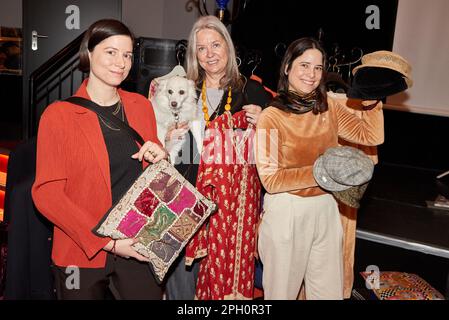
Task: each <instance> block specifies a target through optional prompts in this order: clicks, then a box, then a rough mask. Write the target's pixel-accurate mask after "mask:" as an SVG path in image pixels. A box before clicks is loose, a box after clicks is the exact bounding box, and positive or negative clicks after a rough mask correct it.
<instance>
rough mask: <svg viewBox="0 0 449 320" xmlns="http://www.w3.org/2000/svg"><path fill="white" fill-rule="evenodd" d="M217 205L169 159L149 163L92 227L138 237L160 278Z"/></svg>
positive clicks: (138, 247)
mask: <svg viewBox="0 0 449 320" xmlns="http://www.w3.org/2000/svg"><path fill="white" fill-rule="evenodd" d="M215 209H216V206H215V204H214V203H213V202H212V201H210V200H208V199H207V198H206V197H204V196H203V195H202V194H201V193H200V192H199V191H198V190H196V189H195V187H194V186H193V185H191V184H190V183H189V182H188V181H187V180H186V179H184V177H183V176H182V175H181V174H180V173H179V172H178V171H177V170H176V169H175V168H174V167H173V166H172V165H171V164H170V163H168V162H167V161H165V160H162V161H160V162H158V163H156V164H153V165H150V166H148V167H147V168H146V169H145V171H144V172H143V173H142V174H141V175H140V176H139V178H138V179H137V180H136V181H135V182H134V184H133V185H132V186H131V188H130V189H129V190H128V191H127V192H126V194H125V195H124V196H123V197H122V198H121V199H120V201H119V202H118V203H117V204H116V205H115V206H113V208H112V209H111V210H109V212H108V213H107V214H106V215H105V216H104V218H103V219H102V221H101V222H100V223H99V224H98V226H97V227H96V228H95V229H94V232H95V233H96V234H97V235H100V236H108V237H111V238H112V239H125V238H137V239H138V240H139V242H137V243H135V244H134V248H135V249H136V251H138V252H139V253H140V254H142V255H143V256H145V257H148V258H149V259H150V266H151V268H152V270H153V273H154V274H155V275H156V277H157V278H158V280H159V281H162V280H163V278H164V276H165V274H166V273H167V271H168V269H169V267H170V265H171V264H172V263H173V261H174V260H175V259H176V258H177V257H178V255H179V253H180V251H181V250H182V249H183V248H184V247H185V245H186V244H187V242H188V241H189V240H190V238H191V237H192V236H193V235H194V234H195V232H196V231H197V230H198V229H199V228H200V226H201V225H202V224H203V223H204V221H205V220H206V218H207V217H208V216H209V215H210V214H211V213H212V212H214V211H215Z"/></svg>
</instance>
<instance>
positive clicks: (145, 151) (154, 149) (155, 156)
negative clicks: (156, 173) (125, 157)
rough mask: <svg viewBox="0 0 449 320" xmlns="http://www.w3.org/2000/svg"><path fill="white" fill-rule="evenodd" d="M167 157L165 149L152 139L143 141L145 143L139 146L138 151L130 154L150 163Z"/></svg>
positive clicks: (134, 157)
mask: <svg viewBox="0 0 449 320" xmlns="http://www.w3.org/2000/svg"><path fill="white" fill-rule="evenodd" d="M167 157H168V153H167V151H166V150H165V149H164V148H162V147H161V146H160V145H158V144H157V143H154V142H152V141H147V142H145V144H144V145H143V146H142V147H141V148H140V150H139V152H137V153H135V154H133V155H132V156H131V158H133V159H139V161H142V160H143V159H145V160H146V161H147V162H151V163H156V162H158V161H161V160H162V159H165V158H167Z"/></svg>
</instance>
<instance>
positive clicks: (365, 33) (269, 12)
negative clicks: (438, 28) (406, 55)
mask: <svg viewBox="0 0 449 320" xmlns="http://www.w3.org/2000/svg"><path fill="white" fill-rule="evenodd" d="M241 2H242V1H241ZM246 3H247V6H246V8H245V10H243V11H242V10H241V13H240V15H239V18H238V20H237V21H236V22H234V23H233V25H232V37H233V39H234V41H235V43H236V44H237V45H238V46H243V47H246V48H251V49H257V50H260V51H261V52H262V53H263V57H262V63H261V64H260V65H259V67H258V68H257V71H256V72H255V73H257V74H258V75H259V76H261V77H262V78H263V80H264V82H265V83H267V84H269V86H270V87H272V88H275V87H276V82H277V74H278V69H279V65H280V58H279V57H277V56H276V54H275V52H274V48H275V46H276V44H278V43H280V42H283V43H285V44H287V45H288V44H289V43H290V42H292V41H293V40H295V39H297V38H300V37H304V36H313V37H317V33H318V30H319V29H320V28H322V30H323V41H324V44H325V47H326V50H327V52H328V53H329V52H332V48H333V47H334V45H335V44H337V43H338V45H339V46H340V47H342V48H347V49H349V50H350V49H351V48H353V47H360V48H361V49H363V51H364V52H365V53H368V52H372V51H376V50H381V49H383V50H391V49H392V46H393V38H394V28H395V22H396V12H397V4H398V1H397V0H388V1H385V0H384V1H381V0H352V1H324V0H318V1H285V0H284V1H283V0H251V1H246ZM369 5H376V6H378V7H379V13H380V29H378V30H376V29H373V30H368V29H367V28H366V25H365V21H366V19H367V17H368V16H369V14H367V13H365V11H366V8H367V6H369Z"/></svg>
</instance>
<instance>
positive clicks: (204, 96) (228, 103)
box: [201, 80, 232, 126]
mask: <svg viewBox="0 0 449 320" xmlns="http://www.w3.org/2000/svg"><path fill="white" fill-rule="evenodd" d="M201 100H202V102H203V103H202V106H203V107H202V108H203V113H204V120H205V121H206V126H207V125H208V124H209V119H210V117H209V110H208V108H207V92H206V80H204V81H203V87H202V88H201ZM231 102H232V90H231V86H229V88H228V97H227V99H226V104H225V111H229V110H231ZM219 107H220V106H218V107H217V108H219Z"/></svg>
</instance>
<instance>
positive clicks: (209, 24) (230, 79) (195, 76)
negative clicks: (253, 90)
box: [186, 16, 243, 89]
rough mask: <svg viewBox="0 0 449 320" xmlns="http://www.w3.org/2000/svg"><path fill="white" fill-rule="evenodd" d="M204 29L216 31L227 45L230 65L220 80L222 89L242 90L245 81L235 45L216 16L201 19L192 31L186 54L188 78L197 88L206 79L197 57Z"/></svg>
mask: <svg viewBox="0 0 449 320" xmlns="http://www.w3.org/2000/svg"><path fill="white" fill-rule="evenodd" d="M204 29H211V30H215V31H216V32H218V34H219V35H221V36H222V38H223V39H224V41H225V43H226V50H227V54H228V64H227V66H226V70H225V75H224V76H223V78H221V79H220V86H221V87H222V88H225V87H228V86H231V87H232V88H233V89H241V88H242V86H243V81H242V80H241V77H240V72H239V68H238V64H237V59H236V55H235V48H234V44H233V43H232V39H231V36H230V35H229V32H228V30H227V29H226V27H225V25H224V24H223V23H222V22H221V21H220V20H219V19H218V18H217V17H215V16H203V17H200V18H199V19H198V20H197V21H196V22H195V24H194V25H193V27H192V30H191V31H190V35H189V40H188V41H189V42H188V45H187V52H186V69H187V78H189V79H192V80H193V81H195V84H196V86H197V87H200V85H201V83H202V82H203V80H204V79H205V71H204V69H203V68H202V67H201V66H200V64H199V63H198V59H197V55H196V54H197V48H196V47H197V44H198V32H199V31H201V30H204Z"/></svg>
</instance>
